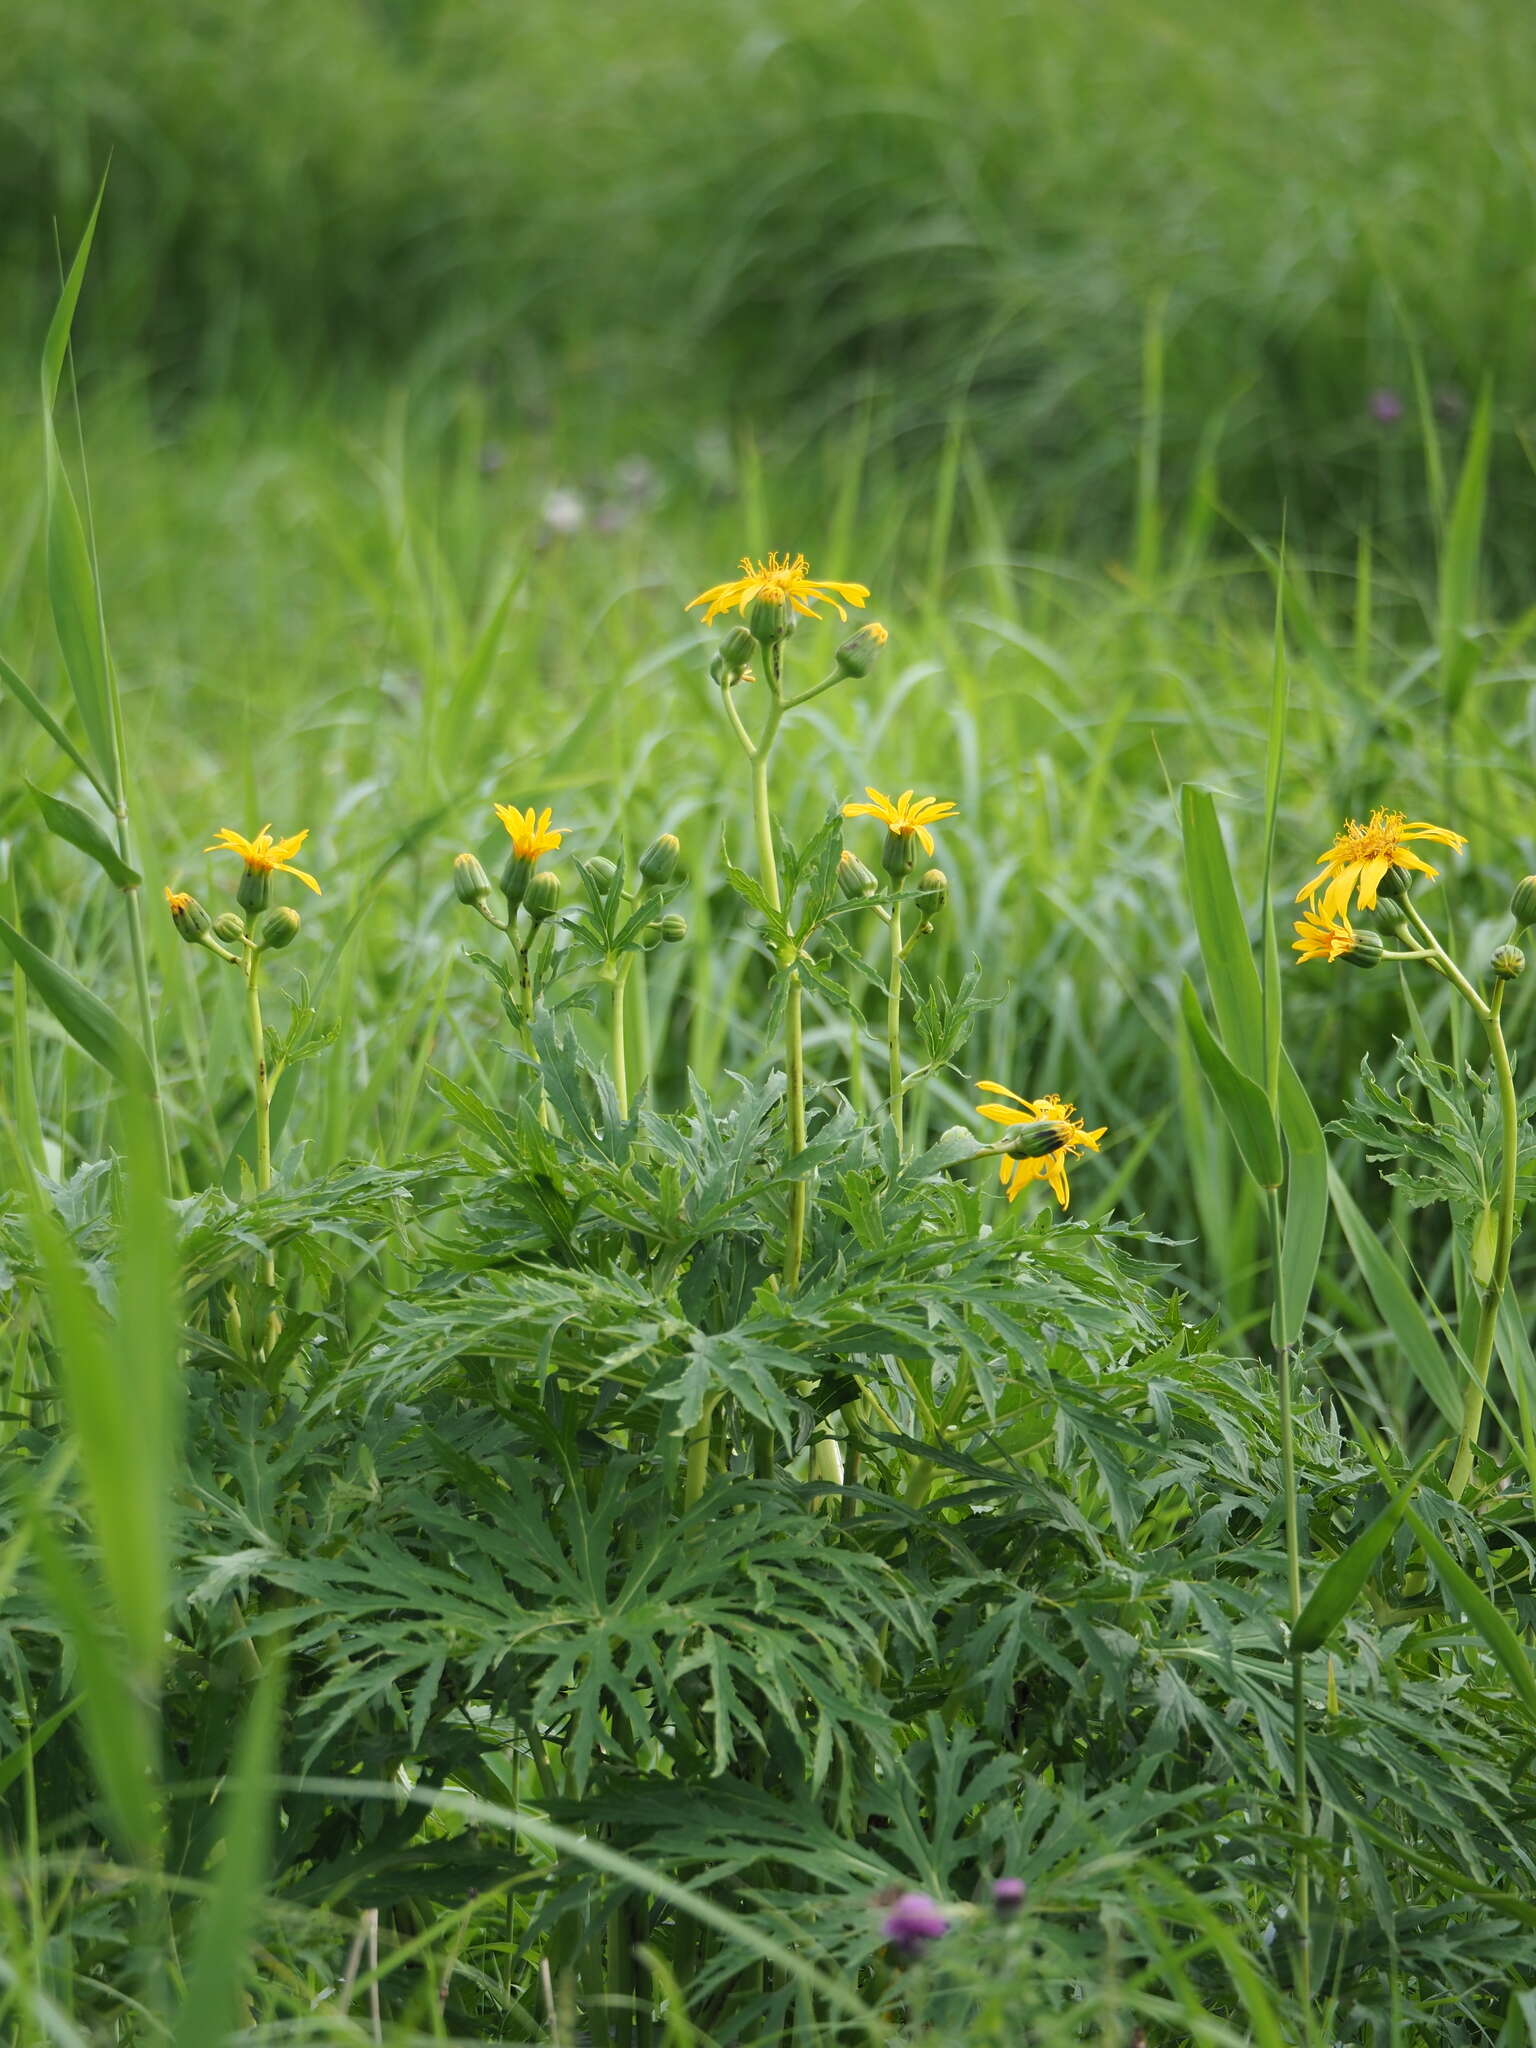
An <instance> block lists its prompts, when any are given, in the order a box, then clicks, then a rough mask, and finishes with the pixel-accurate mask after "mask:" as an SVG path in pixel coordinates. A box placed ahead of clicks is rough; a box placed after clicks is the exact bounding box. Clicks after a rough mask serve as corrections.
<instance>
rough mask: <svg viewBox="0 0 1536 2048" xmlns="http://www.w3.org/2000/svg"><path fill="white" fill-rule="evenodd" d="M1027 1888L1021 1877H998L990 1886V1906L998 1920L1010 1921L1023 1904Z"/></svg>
mask: <svg viewBox="0 0 1536 2048" xmlns="http://www.w3.org/2000/svg"><path fill="white" fill-rule="evenodd" d="M1027 1889H1028V1887H1027V1886H1026V1885H1025V1883H1024V1880H1023V1878H1022V1877H1000V1878H997V1879H996V1880H995V1881H994V1883H993V1886H992V1904H993V1906H994V1907H995V1909H996V1912H997V1917H998V1919H999V1920H1011V1919H1012V1918H1013V1916H1014V1914H1015V1913H1017V1912H1018V1910H1019V1908H1020V1907H1021V1906H1022V1905H1023V1903H1024V1895H1025V1892H1026V1890H1027Z"/></svg>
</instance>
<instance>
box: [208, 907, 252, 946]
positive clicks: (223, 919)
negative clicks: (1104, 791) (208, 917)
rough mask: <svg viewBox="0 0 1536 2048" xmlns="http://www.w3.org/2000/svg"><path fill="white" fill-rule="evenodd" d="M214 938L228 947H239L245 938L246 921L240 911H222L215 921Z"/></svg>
mask: <svg viewBox="0 0 1536 2048" xmlns="http://www.w3.org/2000/svg"><path fill="white" fill-rule="evenodd" d="M213 936H214V937H215V938H216V939H222V940H223V941H224V943H225V945H226V946H238V945H239V943H240V941H241V940H242V939H243V938H244V937H245V919H244V918H243V917H242V916H241V915H240V913H239V911H238V910H221V911H220V912H219V914H218V916H217V917H216V918H215V919H214V920H213Z"/></svg>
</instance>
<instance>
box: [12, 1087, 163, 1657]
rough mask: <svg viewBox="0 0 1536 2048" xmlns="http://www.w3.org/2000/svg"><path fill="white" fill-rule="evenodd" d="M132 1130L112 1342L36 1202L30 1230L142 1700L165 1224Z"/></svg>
mask: <svg viewBox="0 0 1536 2048" xmlns="http://www.w3.org/2000/svg"><path fill="white" fill-rule="evenodd" d="M138 1122H139V1120H135V1125H136V1127H135V1128H133V1129H132V1130H131V1132H130V1138H129V1145H130V1153H129V1161H130V1172H129V1175H128V1184H127V1189H126V1198H125V1201H124V1212H125V1213H124V1219H123V1235H122V1249H121V1252H120V1255H119V1260H118V1276H117V1278H118V1322H117V1327H116V1331H115V1333H113V1335H112V1336H110V1337H109V1332H108V1325H107V1323H106V1321H105V1319H104V1318H103V1316H102V1314H101V1311H100V1308H99V1306H98V1304H97V1302H96V1299H95V1296H94V1295H93V1294H92V1292H91V1290H90V1288H89V1287H88V1286H87V1284H86V1281H85V1278H84V1276H83V1275H82V1273H81V1272H80V1270H79V1267H78V1266H77V1264H76V1262H75V1259H74V1257H73V1254H72V1253H71V1251H70V1249H69V1247H68V1245H67V1243H66V1242H65V1239H64V1237H63V1234H62V1232H61V1231H60V1229H59V1227H58V1224H57V1223H56V1222H55V1220H54V1218H53V1217H52V1216H51V1215H49V1214H48V1213H47V1211H46V1210H45V1209H44V1208H43V1206H42V1203H41V1201H40V1200H39V1201H38V1202H36V1203H35V1204H34V1212H33V1227H34V1229H35V1232H36V1236H37V1241H38V1249H39V1252H40V1255H41V1259H42V1265H43V1271H44V1275H45V1278H46V1281H47V1288H48V1303H49V1309H50V1313H51V1315H52V1319H53V1326H54V1333H55V1337H56V1340H57V1344H58V1353H59V1371H60V1378H61V1382H62V1386H63V1393H64V1401H65V1406H66V1409H67V1412H68V1416H69V1422H70V1427H71V1430H72V1432H73V1435H74V1440H75V1442H76V1444H77V1445H78V1447H79V1454H80V1467H79V1469H80V1479H81V1485H82V1491H83V1494H84V1501H85V1507H86V1512H87V1518H88V1520H89V1523H90V1528H91V1534H92V1536H93V1538H94V1539H95V1543H96V1546H97V1549H98V1551H99V1553H100V1557H101V1572H102V1578H103V1581H104V1583H105V1586H106V1590H107V1594H108V1597H109V1600H110V1603H111V1608H112V1613H113V1617H114V1619H115V1621H116V1624H117V1626H118V1628H119V1629H120V1630H121V1633H122V1637H123V1640H124V1642H125V1643H126V1645H127V1649H128V1654H129V1657H130V1659H131V1663H132V1668H133V1672H134V1679H135V1683H136V1685H137V1686H139V1687H140V1688H142V1689H143V1690H144V1691H145V1692H149V1691H151V1690H152V1689H153V1688H154V1686H155V1684H156V1682H157V1679H158V1675H159V1671H160V1666H161V1663H162V1660H163V1658H164V1653H165V1617H166V1609H167V1606H168V1585H169V1554H170V1540H171V1539H170V1515H171V1490H172V1489H171V1477H172V1464H173V1459H174V1455H175V1444H174V1419H173V1418H174V1414H175V1394H174V1386H175V1380H174V1375H175V1349H174V1331H175V1320H174V1308H173V1292H172V1281H171V1257H172V1254H171V1247H170V1242H169V1238H170V1224H169V1220H168V1218H167V1217H166V1216H165V1213H164V1207H163V1202H162V1200H161V1197H160V1190H159V1186H158V1181H157V1178H156V1175H155V1171H154V1164H155V1152H154V1147H153V1144H152V1143H150V1142H149V1141H148V1138H147V1133H146V1131H145V1130H144V1129H142V1128H138V1127H137V1124H138Z"/></svg>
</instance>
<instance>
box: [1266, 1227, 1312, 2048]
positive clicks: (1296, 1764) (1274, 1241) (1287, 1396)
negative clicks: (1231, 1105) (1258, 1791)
mask: <svg viewBox="0 0 1536 2048" xmlns="http://www.w3.org/2000/svg"><path fill="white" fill-rule="evenodd" d="M1268 1207H1269V1231H1270V1244H1271V1253H1272V1257H1273V1259H1274V1270H1275V1275H1276V1283H1275V1284H1276V1285H1277V1286H1278V1285H1279V1284H1280V1283H1279V1274H1280V1271H1281V1266H1280V1259H1281V1247H1282V1241H1283V1233H1282V1226H1281V1216H1280V1196H1279V1193H1278V1191H1277V1190H1276V1189H1274V1188H1271V1189H1270V1190H1269V1194H1268ZM1281 1313H1282V1316H1283V1304H1282V1309H1281ZM1277 1334H1279V1333H1277ZM1275 1363H1276V1367H1277V1375H1278V1380H1279V1399H1280V1476H1281V1485H1282V1487H1283V1489H1284V1493H1285V1569H1286V1580H1287V1591H1288V1594H1289V1607H1290V1617H1289V1618H1290V1625H1291V1627H1292V1628H1293V1629H1294V1628H1295V1626H1296V1623H1297V1621H1298V1620H1299V1619H1300V1616H1301V1608H1302V1599H1301V1548H1302V1530H1301V1497H1300V1492H1299V1489H1298V1487H1297V1483H1296V1421H1295V1409H1294V1403H1293V1397H1292V1383H1291V1373H1292V1355H1291V1345H1290V1343H1289V1341H1285V1340H1283V1339H1282V1341H1280V1342H1277V1344H1276V1346H1275ZM1291 1780H1292V1796H1293V1798H1294V1800H1295V1825H1296V1852H1295V1863H1294V1867H1293V1877H1292V1889H1293V1893H1294V1898H1295V1905H1296V1989H1297V1996H1298V1998H1299V2000H1300V2003H1301V2009H1302V2013H1303V2016H1304V2020H1305V2024H1306V2028H1307V2033H1308V2038H1310V2036H1311V2029H1312V1903H1311V1877H1310V1867H1309V1863H1308V1853H1307V1852H1308V1849H1309V1846H1310V1842H1311V1835H1312V1807H1311V1801H1310V1800H1309V1798H1308V1796H1307V1699H1306V1690H1305V1685H1304V1665H1303V1660H1302V1659H1301V1658H1300V1657H1299V1656H1294V1655H1293V1656H1292V1658H1291Z"/></svg>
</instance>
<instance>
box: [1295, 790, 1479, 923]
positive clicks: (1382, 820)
mask: <svg viewBox="0 0 1536 2048" xmlns="http://www.w3.org/2000/svg"><path fill="white" fill-rule="evenodd" d="M1411 839H1427V840H1432V841H1434V842H1435V843H1436V844H1437V845H1440V846H1452V847H1459V846H1465V845H1466V843H1467V842H1466V840H1465V839H1464V838H1463V837H1462V835H1461V834H1460V833H1459V832H1452V831H1449V830H1448V829H1447V828H1446V827H1445V826H1444V825H1426V824H1424V823H1423V822H1422V821H1419V822H1417V823H1414V824H1411V825H1410V824H1409V823H1408V822H1407V820H1406V819H1405V818H1404V817H1403V814H1402V812H1401V811H1372V813H1371V817H1370V823H1369V824H1367V825H1361V824H1358V823H1357V822H1356V821H1355V819H1353V818H1347V819H1346V820H1345V822H1344V830H1343V831H1342V832H1341V833H1340V834H1339V835H1338V837H1337V838H1336V839H1335V840H1334V842H1333V844H1332V846H1330V847H1329V848H1328V850H1327V851H1326V853H1320V854H1319V855H1318V856H1317V862H1318V866H1319V867H1320V868H1321V869H1322V873H1321V874H1320V875H1314V876H1313V877H1312V879H1311V881H1310V882H1304V883H1303V884H1302V886H1301V887H1300V888H1299V889H1298V890H1297V891H1296V901H1297V902H1298V903H1300V902H1302V901H1305V902H1306V903H1307V904H1309V905H1310V906H1311V907H1312V908H1313V909H1316V908H1318V904H1317V892H1318V890H1319V889H1321V890H1322V892H1323V900H1322V905H1321V909H1322V914H1323V918H1324V921H1325V922H1328V923H1331V922H1332V921H1333V919H1334V918H1335V917H1336V916H1338V915H1339V914H1341V913H1342V912H1343V911H1346V910H1348V908H1349V905H1350V899H1351V897H1353V898H1354V900H1355V901H1356V902H1357V903H1358V904H1359V906H1360V908H1361V909H1362V910H1374V909H1375V908H1376V892H1377V890H1378V889H1380V887H1381V884H1382V881H1383V879H1384V878H1385V876H1386V875H1387V872H1388V870H1389V869H1392V868H1396V869H1397V870H1399V872H1401V873H1403V874H1406V873H1407V872H1408V871H1409V870H1410V869H1412V870H1414V871H1416V872H1417V873H1418V874H1421V875H1428V876H1429V877H1430V879H1431V880H1433V879H1434V877H1435V876H1436V875H1438V874H1439V872H1440V870H1439V869H1438V868H1432V867H1431V866H1430V865H1429V862H1428V861H1426V860H1421V859H1420V858H1419V856H1418V855H1417V854H1416V853H1414V852H1413V851H1412V849H1411V848H1410V846H1409V844H1408V842H1409V840H1411Z"/></svg>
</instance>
